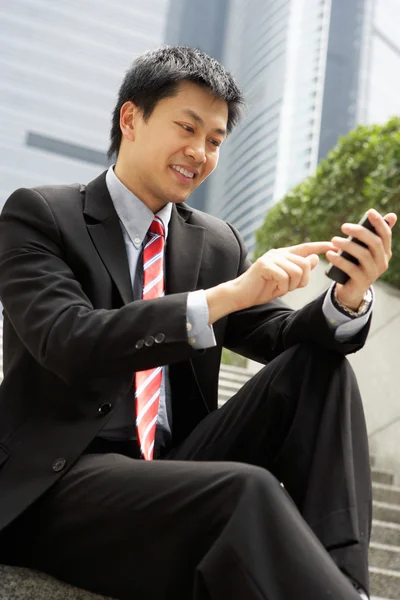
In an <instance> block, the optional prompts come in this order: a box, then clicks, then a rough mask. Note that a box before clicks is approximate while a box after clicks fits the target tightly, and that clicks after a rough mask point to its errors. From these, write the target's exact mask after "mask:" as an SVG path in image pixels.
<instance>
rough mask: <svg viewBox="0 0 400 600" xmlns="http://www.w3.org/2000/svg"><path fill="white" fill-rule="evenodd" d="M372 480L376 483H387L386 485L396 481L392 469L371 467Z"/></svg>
mask: <svg viewBox="0 0 400 600" xmlns="http://www.w3.org/2000/svg"><path fill="white" fill-rule="evenodd" d="M371 474H372V481H375V482H376V483H385V484H386V485H392V484H393V483H394V475H393V473H391V472H390V471H384V470H383V469H377V468H375V467H373V468H372V469H371Z"/></svg>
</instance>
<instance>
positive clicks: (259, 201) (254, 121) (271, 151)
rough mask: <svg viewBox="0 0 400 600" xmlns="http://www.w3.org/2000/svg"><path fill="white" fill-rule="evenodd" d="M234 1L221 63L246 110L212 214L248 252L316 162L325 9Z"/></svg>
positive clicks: (310, 3)
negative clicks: (271, 212)
mask: <svg viewBox="0 0 400 600" xmlns="http://www.w3.org/2000/svg"><path fill="white" fill-rule="evenodd" d="M247 8H248V10H244V3H243V2H242V1H241V0H233V1H232V2H231V8H230V12H229V22H228V26H227V30H226V39H225V45H224V52H223V57H222V60H223V62H224V64H225V65H226V66H227V67H228V68H229V69H230V70H231V71H232V72H233V74H234V75H235V76H236V78H237V80H238V82H239V84H240V85H241V86H242V88H243V89H244V91H245V93H246V96H247V101H248V105H249V109H248V113H247V115H246V118H245V119H244V121H243V123H242V124H241V126H240V127H239V128H238V130H237V131H235V132H234V133H233V134H232V136H231V137H230V138H229V139H228V140H227V141H226V143H225V144H224V147H223V150H222V152H221V159H220V165H219V167H218V171H217V172H216V173H215V175H213V176H212V177H213V179H212V183H211V185H210V190H209V195H208V198H207V210H208V211H209V212H212V213H213V214H216V215H218V216H220V217H222V218H223V219H226V220H229V221H230V222H231V223H233V224H234V225H235V226H236V227H237V228H238V229H239V230H240V232H241V234H242V235H243V237H244V239H245V241H246V243H247V245H248V247H249V249H250V250H252V249H253V247H254V232H255V230H256V229H257V228H258V227H259V226H260V225H261V223H262V222H263V219H264V216H265V214H266V212H267V210H268V209H269V208H270V207H271V206H272V205H273V203H274V202H275V201H276V200H277V199H278V198H280V197H281V196H282V195H283V194H284V192H285V191H286V190H287V189H288V188H289V187H290V186H292V185H293V184H294V183H296V182H297V181H299V180H301V179H302V178H303V177H305V176H306V175H308V174H309V173H311V172H312V171H313V170H314V168H315V166H316V163H317V159H318V138H319V125H320V119H319V118H318V116H319V114H320V112H321V105H322V96H323V85H324V73H325V57H326V47H327V39H328V29H329V6H328V2H325V1H321V0H307V1H306V0H269V1H265V0H259V1H258V0H248V1H247Z"/></svg>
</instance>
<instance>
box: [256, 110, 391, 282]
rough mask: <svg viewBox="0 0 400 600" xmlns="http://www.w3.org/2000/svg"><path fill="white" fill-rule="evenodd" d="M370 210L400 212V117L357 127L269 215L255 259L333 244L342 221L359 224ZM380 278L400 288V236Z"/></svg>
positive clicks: (261, 231)
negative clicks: (305, 245) (321, 242)
mask: <svg viewBox="0 0 400 600" xmlns="http://www.w3.org/2000/svg"><path fill="white" fill-rule="evenodd" d="M368 208H376V210H377V211H379V212H380V213H381V214H385V213H388V212H395V213H397V214H398V215H399V213H400V118H397V117H396V118H392V119H390V121H389V122H388V123H386V124H385V125H383V126H381V125H369V126H359V127H357V128H356V129H354V130H353V131H351V132H350V133H349V134H347V135H346V136H344V137H342V138H341V139H340V140H339V142H338V143H337V145H336V146H335V147H334V148H333V149H332V150H331V152H330V153H329V154H328V156H327V157H326V158H325V159H324V160H322V161H321V162H320V164H319V165H318V168H317V170H316V173H315V175H314V176H313V177H309V178H308V179H306V180H304V181H303V182H301V183H300V184H299V185H298V186H296V187H295V188H293V189H292V190H290V191H289V192H288V194H287V195H286V196H285V197H284V198H283V199H282V200H281V201H280V202H278V203H277V204H276V205H275V206H274V207H273V208H272V209H271V210H270V211H269V212H268V213H267V215H266V218H265V221H264V224H263V225H262V226H261V227H260V229H259V230H258V231H257V232H256V250H255V258H257V257H258V256H260V255H261V254H263V253H264V252H266V251H267V250H269V249H270V248H280V247H284V246H290V245H292V244H298V243H301V242H305V241H318V240H330V239H331V238H332V237H333V236H334V235H344V234H342V232H341V230H340V227H341V225H342V224H343V223H344V222H346V221H347V222H353V223H357V222H358V221H359V220H360V218H361V216H362V215H363V214H364V212H365V211H366V210H368ZM396 229H397V226H396V227H395V230H394V232H393V257H392V260H391V263H390V267H389V269H388V271H387V272H386V273H385V274H384V275H383V276H382V279H383V280H385V281H387V282H388V283H391V284H392V285H394V286H396V287H398V288H400V236H399V235H398V234H396Z"/></svg>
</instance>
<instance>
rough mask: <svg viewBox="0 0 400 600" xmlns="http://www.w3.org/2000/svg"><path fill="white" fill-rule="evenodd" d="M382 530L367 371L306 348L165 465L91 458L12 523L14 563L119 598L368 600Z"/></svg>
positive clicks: (204, 426) (287, 356)
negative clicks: (375, 505)
mask: <svg viewBox="0 0 400 600" xmlns="http://www.w3.org/2000/svg"><path fill="white" fill-rule="evenodd" d="M110 450H112V448H110ZM125 454H128V452H126V453H125ZM282 484H283V485H282ZM283 486H284V487H283ZM370 525H371V480H370V468H369V456H368V444H367V436H366V428H365V421H364V415H363V409H362V404H361V399H360V395H359V391H358V386H357V382H356V380H355V376H354V374H353V371H352V369H351V367H350V365H349V363H348V362H347V360H346V359H344V358H343V357H341V356H339V355H337V354H335V353H331V352H328V351H325V350H323V349H321V348H317V347H314V346H312V345H298V346H294V347H292V348H291V349H289V350H287V351H286V352H284V353H283V354H282V355H280V356H279V357H278V358H276V359H275V360H274V361H272V362H271V363H270V364H269V365H268V366H266V367H265V368H263V369H262V370H261V371H260V372H259V373H258V374H256V375H255V376H254V377H253V378H252V379H251V380H250V381H249V382H248V383H247V384H246V385H245V386H244V387H243V388H242V389H241V390H240V391H239V392H238V393H237V394H236V395H235V396H234V397H233V398H232V399H231V400H230V401H229V402H227V403H226V404H225V405H224V406H223V407H222V408H221V409H220V410H218V411H216V412H214V413H212V414H210V415H209V416H208V417H207V418H205V419H204V420H203V421H202V422H201V423H200V424H199V425H198V427H197V428H196V429H195V430H194V431H193V433H192V434H191V435H190V436H189V437H188V438H187V439H186V440H185V441H184V443H183V444H182V445H181V446H180V447H178V448H174V449H173V450H172V451H171V452H170V453H169V454H168V455H167V456H165V457H164V458H163V459H161V460H154V461H152V462H145V461H143V460H136V459H134V458H131V457H130V456H126V455H124V454H121V453H116V452H88V453H86V454H84V455H82V456H81V457H80V459H79V460H78V461H77V463H76V464H75V465H74V466H73V467H72V468H71V469H70V471H69V472H68V473H67V474H66V475H65V476H64V477H63V478H62V479H61V480H60V481H59V482H58V483H57V484H56V485H55V486H54V487H53V488H52V489H51V490H50V491H49V492H47V493H46V494H45V495H44V496H43V497H42V498H41V499H40V500H39V501H37V502H36V503H35V504H34V505H33V506H32V507H31V508H30V509H28V510H27V511H26V512H25V513H24V514H23V515H22V516H21V517H20V518H19V519H17V521H16V522H15V523H14V524H13V525H12V526H11V527H10V533H11V534H12V535H11V538H12V540H13V544H12V551H11V550H10V559H11V560H12V562H14V563H17V564H20V565H24V566H29V567H33V568H36V569H39V570H41V571H45V572H48V573H50V574H52V575H54V576H56V577H58V578H60V579H62V580H65V581H67V582H70V583H72V584H74V585H77V586H80V587H82V588H86V589H89V590H92V591H94V592H97V593H99V594H103V595H106V596H112V597H115V598H119V599H121V600H132V599H133V598H134V599H135V600H152V599H153V598H154V599H160V600H189V599H193V600H225V599H226V600H228V599H229V600H292V599H294V598H300V599H306V600H328V599H329V600H339V599H340V600H342V599H343V600H359V595H358V594H357V592H356V591H355V590H354V588H353V587H352V585H351V584H350V583H349V580H348V578H347V577H346V576H345V574H346V575H348V576H349V577H350V578H351V579H353V580H354V581H356V582H358V583H359V584H361V585H362V586H363V588H364V589H366V590H367V591H368V561H367V554H368V541H369V534H370ZM9 547H10V548H11V546H9Z"/></svg>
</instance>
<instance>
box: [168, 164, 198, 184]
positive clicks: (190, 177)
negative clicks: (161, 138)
mask: <svg viewBox="0 0 400 600" xmlns="http://www.w3.org/2000/svg"><path fill="white" fill-rule="evenodd" d="M171 169H172V170H173V171H175V173H177V174H179V175H181V177H183V178H184V180H187V181H193V179H194V178H195V176H196V173H193V171H188V170H187V169H185V168H184V167H179V166H178V165H171Z"/></svg>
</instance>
